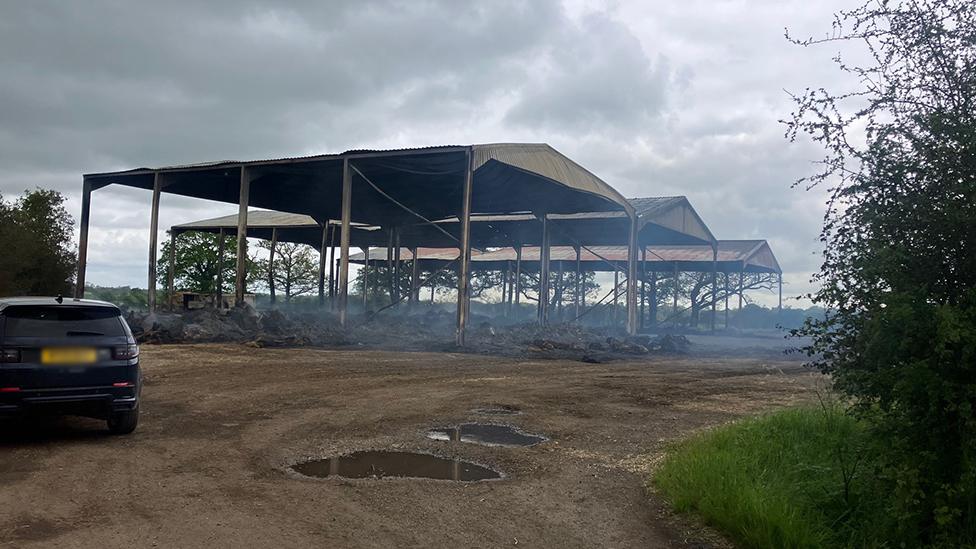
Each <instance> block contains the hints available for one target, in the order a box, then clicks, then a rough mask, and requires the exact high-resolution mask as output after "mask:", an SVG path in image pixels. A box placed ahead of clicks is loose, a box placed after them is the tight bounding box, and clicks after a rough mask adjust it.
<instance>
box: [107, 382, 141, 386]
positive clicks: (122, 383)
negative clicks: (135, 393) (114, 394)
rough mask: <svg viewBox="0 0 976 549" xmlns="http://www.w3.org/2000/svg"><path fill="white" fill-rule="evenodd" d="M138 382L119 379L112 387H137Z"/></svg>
mask: <svg viewBox="0 0 976 549" xmlns="http://www.w3.org/2000/svg"><path fill="white" fill-rule="evenodd" d="M135 386H136V384H135V383H132V382H131V381H118V382H116V383H113V384H112V387H135Z"/></svg>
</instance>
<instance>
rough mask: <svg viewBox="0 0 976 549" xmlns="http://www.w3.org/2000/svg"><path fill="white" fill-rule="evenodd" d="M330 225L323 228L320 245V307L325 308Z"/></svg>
mask: <svg viewBox="0 0 976 549" xmlns="http://www.w3.org/2000/svg"><path fill="white" fill-rule="evenodd" d="M328 250H329V225H328V224H326V225H325V226H324V227H322V241H321V242H320V243H319V273H318V277H319V307H325V263H326V262H327V261H328V260H329V258H328V255H327V253H326V252H328Z"/></svg>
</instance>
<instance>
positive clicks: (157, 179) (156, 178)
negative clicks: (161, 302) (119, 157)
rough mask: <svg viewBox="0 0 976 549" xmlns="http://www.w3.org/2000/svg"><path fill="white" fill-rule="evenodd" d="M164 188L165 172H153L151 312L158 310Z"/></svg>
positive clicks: (150, 253)
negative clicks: (157, 292)
mask: <svg viewBox="0 0 976 549" xmlns="http://www.w3.org/2000/svg"><path fill="white" fill-rule="evenodd" d="M162 188H163V174H161V173H159V172H156V173H155V174H153V194H152V203H151V205H150V210H149V211H150V213H149V281H148V282H149V285H148V286H147V288H148V290H147V291H146V295H147V300H146V301H147V305H148V306H149V312H155V311H156V245H157V242H156V239H157V237H158V233H159V195H160V194H161V193H162Z"/></svg>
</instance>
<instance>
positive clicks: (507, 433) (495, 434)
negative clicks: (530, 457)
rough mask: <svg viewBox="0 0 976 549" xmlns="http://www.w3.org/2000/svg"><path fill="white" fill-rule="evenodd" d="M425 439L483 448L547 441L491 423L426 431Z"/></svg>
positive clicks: (515, 429)
mask: <svg viewBox="0 0 976 549" xmlns="http://www.w3.org/2000/svg"><path fill="white" fill-rule="evenodd" d="M427 438H430V439H433V440H445V441H447V440H451V441H460V442H468V443H471V444H481V445H484V446H532V445H535V444H539V443H540V442H545V441H546V440H548V439H546V437H544V436H542V435H535V434H532V433H526V432H523V431H522V430H521V429H519V428H518V427H513V426H511V425H495V424H492V423H462V424H460V425H457V426H454V427H440V428H437V429H431V430H429V431H427Z"/></svg>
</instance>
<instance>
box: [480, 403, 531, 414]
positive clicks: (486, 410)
mask: <svg viewBox="0 0 976 549" xmlns="http://www.w3.org/2000/svg"><path fill="white" fill-rule="evenodd" d="M471 413H474V414H480V415H483V416H517V415H521V414H522V410H519V409H518V408H517V407H515V406H509V405H507V404H498V405H492V406H482V407H480V408H475V409H473V410H471Z"/></svg>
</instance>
